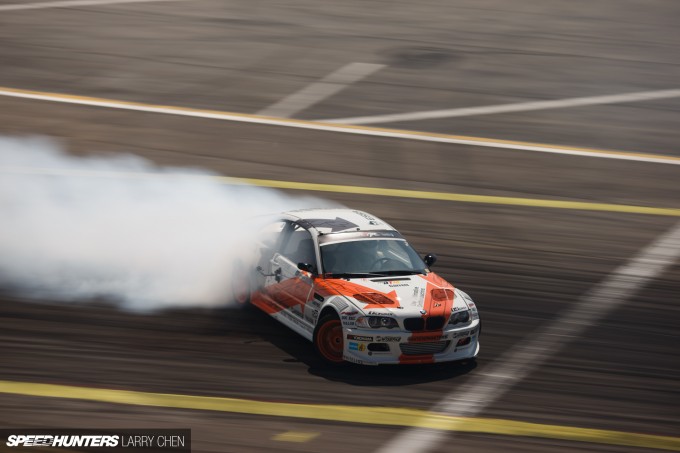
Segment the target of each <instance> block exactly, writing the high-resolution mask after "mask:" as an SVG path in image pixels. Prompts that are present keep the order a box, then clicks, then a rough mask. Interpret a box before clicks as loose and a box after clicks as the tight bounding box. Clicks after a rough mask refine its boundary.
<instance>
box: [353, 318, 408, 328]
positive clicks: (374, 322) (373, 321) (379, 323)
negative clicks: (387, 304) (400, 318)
mask: <svg viewBox="0 0 680 453" xmlns="http://www.w3.org/2000/svg"><path fill="white" fill-rule="evenodd" d="M356 323H357V326H359V327H370V328H372V329H392V328H394V327H399V324H397V320H396V319H394V318H390V317H388V316H362V317H359V318H357V321H356Z"/></svg>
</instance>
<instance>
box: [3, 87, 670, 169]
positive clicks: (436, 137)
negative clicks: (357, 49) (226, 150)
mask: <svg viewBox="0 0 680 453" xmlns="http://www.w3.org/2000/svg"><path fill="white" fill-rule="evenodd" d="M0 96H7V97H15V98H23V99H34V100H41V101H48V102H60V103H66V104H77V105H88V106H93V107H103V108H111V109H120V110H132V111H138V112H149V113H159V114H166V115H179V116H187V117H194V118H205V119H213V120H222V121H236V122H244V123H253V124H266V125H271V126H281V127H293V128H300V129H311V130H318V131H327V132H337V133H345V134H358V135H367V136H374V137H387V138H397V139H407V140H418V141H426V142H437V143H451V144H459V145H470V146H478V147H486V148H503V149H514V150H523V151H532V152H542V153H552V154H566V155H573V156H581V157H599V158H606V159H618V160H629V161H638V162H650V163H660V164H670V165H680V157H675V156H670V155H663V154H649V153H635V152H626V151H611V150H602V149H594V148H579V147H569V146H560V145H549V144H544V143H530V142H521V141H514V140H500V139H492V138H483V137H469V136H464V135H451V134H439V133H434V132H420V131H410V130H400V129H388V128H379V127H372V126H358V125H348V124H335V123H324V122H321V121H305V120H296V119H288V118H275V117H268V116H262V115H252V114H246V113H237V112H226V111H219V110H205V109H195V108H190V107H178V106H168V105H157V104H145V103H141V102H130V101H119V100H115V99H105V98H96V97H88V96H78V95H70V94H60V93H49V92H43V91H32V90H22V89H17V88H9V87H0Z"/></svg>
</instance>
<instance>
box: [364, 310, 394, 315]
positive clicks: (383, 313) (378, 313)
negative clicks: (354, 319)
mask: <svg viewBox="0 0 680 453" xmlns="http://www.w3.org/2000/svg"><path fill="white" fill-rule="evenodd" d="M367 314H369V315H374V316H394V313H392V312H389V311H373V310H372V311H369V312H368V313H367Z"/></svg>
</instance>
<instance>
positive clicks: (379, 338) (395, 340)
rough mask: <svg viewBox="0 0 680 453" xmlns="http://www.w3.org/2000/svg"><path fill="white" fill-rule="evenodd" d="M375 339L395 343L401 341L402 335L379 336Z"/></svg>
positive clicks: (380, 341)
mask: <svg viewBox="0 0 680 453" xmlns="http://www.w3.org/2000/svg"><path fill="white" fill-rule="evenodd" d="M375 341H377V342H379V343H393V342H399V341H401V337H391V336H377V337H375Z"/></svg>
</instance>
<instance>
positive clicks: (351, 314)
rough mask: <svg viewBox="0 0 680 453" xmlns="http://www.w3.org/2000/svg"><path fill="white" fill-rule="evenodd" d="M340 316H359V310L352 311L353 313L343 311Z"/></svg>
mask: <svg viewBox="0 0 680 453" xmlns="http://www.w3.org/2000/svg"><path fill="white" fill-rule="evenodd" d="M340 314H341V315H345V316H355V315H358V314H359V312H358V311H357V310H351V311H343V312H342V313H340Z"/></svg>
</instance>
